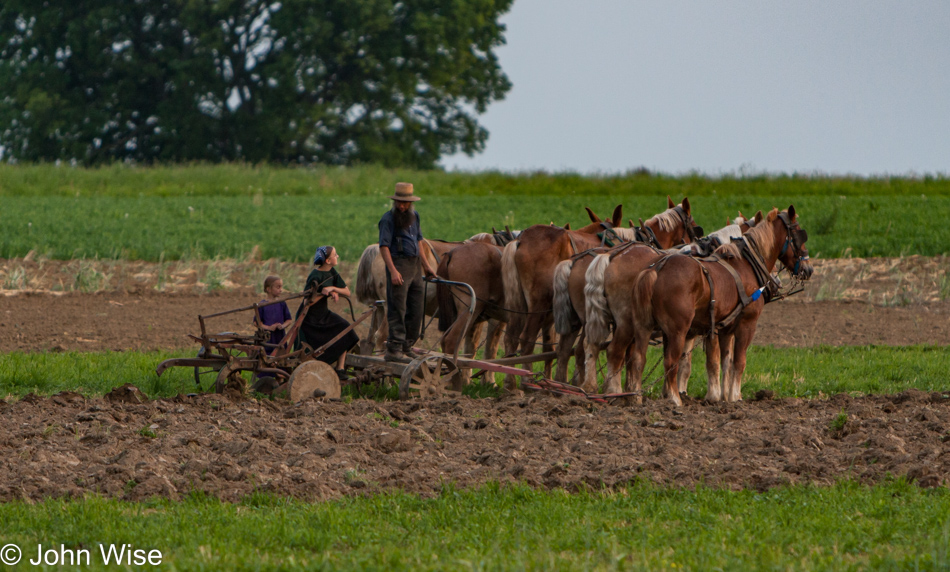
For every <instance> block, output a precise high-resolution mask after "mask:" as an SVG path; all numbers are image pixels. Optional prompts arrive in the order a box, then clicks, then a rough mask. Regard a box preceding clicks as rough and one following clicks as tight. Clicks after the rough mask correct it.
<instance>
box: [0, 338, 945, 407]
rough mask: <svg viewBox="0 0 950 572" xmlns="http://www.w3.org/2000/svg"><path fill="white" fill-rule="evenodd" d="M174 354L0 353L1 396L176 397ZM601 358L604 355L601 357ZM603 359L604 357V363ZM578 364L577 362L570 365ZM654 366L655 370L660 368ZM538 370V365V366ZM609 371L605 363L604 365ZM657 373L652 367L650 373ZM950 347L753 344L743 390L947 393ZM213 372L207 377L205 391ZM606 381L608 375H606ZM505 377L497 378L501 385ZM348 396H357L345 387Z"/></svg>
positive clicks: (650, 387)
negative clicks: (122, 392)
mask: <svg viewBox="0 0 950 572" xmlns="http://www.w3.org/2000/svg"><path fill="white" fill-rule="evenodd" d="M171 357H194V353H190V352H100V353H91V352H90V353H87V352H63V353H23V352H12V353H7V354H0V395H6V396H10V397H13V398H18V397H22V396H23V395H26V394H27V393H35V394H38V395H52V394H54V393H57V392H60V391H67V390H68V391H78V392H80V393H83V394H85V395H102V394H104V393H106V392H108V391H109V390H111V389H112V388H113V387H117V386H119V385H122V384H125V383H131V384H133V385H135V386H137V387H138V388H139V389H141V390H142V391H144V392H145V393H146V395H149V396H150V397H171V396H174V395H177V394H178V393H188V392H195V391H196V386H195V381H194V374H193V369H192V368H170V369H168V370H167V371H166V372H165V373H164V374H162V376H161V377H158V376H156V375H155V367H156V366H157V365H158V364H159V363H160V362H161V361H163V360H165V359H168V358H171ZM661 357H662V353H661V351H660V350H659V349H658V348H651V349H650V352H649V353H648V355H647V367H646V370H645V372H644V390H645V392H646V395H647V396H648V397H651V398H659V396H660V394H661V389H662V370H663V366H662V364H659V365H656V364H657V363H658V361H659V360H660V359H661ZM602 360H603V356H602ZM602 363H603V362H602ZM572 365H573V363H572ZM654 365H656V367H655V368H654ZM536 367H537V368H539V367H540V364H537V365H536ZM601 369H603V368H601ZM651 370H652V371H651ZM948 370H950V348H947V347H944V346H923V345H921V346H899V347H893V346H843V347H831V346H818V347H813V348H773V347H762V346H753V347H752V348H750V350H749V356H748V363H747V366H746V372H745V376H744V383H743V386H742V394H743V396H744V397H745V398H746V399H749V398H751V397H752V396H753V395H755V393H756V392H757V391H759V390H760V389H768V390H771V391H773V392H774V394H775V397H804V398H810V397H822V396H827V395H833V394H836V393H849V394H851V395H854V396H857V395H862V394H870V393H875V394H882V393H898V392H901V391H904V390H907V389H912V388H913V389H919V390H921V391H948V390H950V382H948V381H947V376H946V372H947V371H948ZM213 377H214V374H209V376H207V377H205V378H203V381H202V387H203V388H205V389H207V388H208V387H209V386H210V384H211V383H212V382H213V379H212V378H213ZM600 377H601V378H603V372H601V376H600ZM501 379H502V376H501V375H498V376H497V381H498V382H499V383H500V382H501ZM497 391H498V388H497V387H492V386H487V387H486V386H483V385H481V384H473V385H472V386H470V387H468V388H466V394H468V395H471V396H473V397H488V396H493V395H497ZM347 392H348V393H347V394H348V395H350V396H353V397H355V396H356V395H357V394H356V392H355V391H353V390H352V389H350V388H347ZM689 394H690V395H691V396H693V397H696V398H701V397H703V396H705V394H706V369H705V356H704V354H703V353H702V351H701V350H699V349H697V350H696V351H695V352H694V354H693V369H692V374H691V376H690V383H689ZM363 395H364V396H367V397H375V398H377V399H395V398H396V395H397V393H396V391H395V388H390V389H389V390H386V389H385V388H383V389H382V390H381V391H378V392H373V391H371V390H370V391H369V392H366V393H364V394H363Z"/></svg>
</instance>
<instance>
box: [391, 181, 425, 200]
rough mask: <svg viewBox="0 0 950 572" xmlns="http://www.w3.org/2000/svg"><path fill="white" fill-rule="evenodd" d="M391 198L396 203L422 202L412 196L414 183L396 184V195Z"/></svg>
mask: <svg viewBox="0 0 950 572" xmlns="http://www.w3.org/2000/svg"><path fill="white" fill-rule="evenodd" d="M389 198H391V199H392V200H394V201H402V202H404V203H411V202H415V201H419V200H422V199H420V198H419V197H417V196H415V195H414V194H412V183H396V194H395V195H393V196H391V197H389Z"/></svg>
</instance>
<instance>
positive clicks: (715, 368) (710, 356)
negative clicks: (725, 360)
mask: <svg viewBox="0 0 950 572" xmlns="http://www.w3.org/2000/svg"><path fill="white" fill-rule="evenodd" d="M703 349H704V350H705V351H706V401H707V402H709V403H717V402H719V401H721V400H722V384H721V383H720V381H719V374H720V366H721V364H720V359H721V354H720V351H719V336H718V335H715V334H713V335H709V336H706V338H705V341H704V343H703Z"/></svg>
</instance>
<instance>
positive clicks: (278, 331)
mask: <svg viewBox="0 0 950 572" xmlns="http://www.w3.org/2000/svg"><path fill="white" fill-rule="evenodd" d="M283 293H284V281H283V280H281V279H280V276H268V277H267V278H265V279H264V294H265V295H266V296H267V298H265V299H263V300H261V303H264V302H273V301H274V300H278V299H280V297H281V295H283ZM257 314H258V315H257V320H256V321H257V323H258V324H260V326H261V328H262V329H263V330H264V331H267V332H270V333H271V334H270V339H269V340H267V343H269V344H274V345H277V344H279V343H280V342H281V341H282V340H283V339H284V330H285V329H286V328H289V327H290V325H291V324H293V323H294V321H293V319H291V317H290V308H288V307H287V302H281V303H280V304H271V305H270V306H264V307H263V308H258V309H257ZM275 351H277V349H276V348H274V349H273V350H271V352H270V353H274V352H275Z"/></svg>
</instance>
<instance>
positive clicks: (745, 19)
mask: <svg viewBox="0 0 950 572" xmlns="http://www.w3.org/2000/svg"><path fill="white" fill-rule="evenodd" d="M502 21H503V22H504V23H505V24H506V25H507V26H508V30H507V33H506V38H507V41H508V43H507V45H506V46H503V47H501V48H500V49H498V51H497V53H498V56H499V58H500V60H501V65H502V68H503V69H504V70H505V72H506V73H507V74H508V77H509V79H510V80H511V81H512V83H513V84H514V87H513V88H512V89H511V91H510V92H509V94H508V96H507V98H506V99H505V100H504V101H501V102H497V103H495V104H493V105H492V106H491V107H490V108H489V110H488V112H487V113H486V114H485V115H483V116H482V118H481V122H482V124H483V125H484V126H485V127H486V128H487V129H488V130H489V132H490V134H491V135H490V137H489V140H488V144H487V148H486V150H485V151H484V152H483V153H481V154H479V155H476V156H475V157H473V158H468V157H466V156H465V155H457V156H452V157H447V158H445V159H444V160H443V165H445V166H446V167H447V168H449V169H459V170H484V169H500V170H503V171H530V170H539V169H543V170H547V171H551V172H561V171H579V172H583V173H591V172H602V173H616V172H623V171H626V170H628V169H634V168H636V167H639V166H641V165H642V166H645V167H647V168H649V169H651V170H655V171H661V172H665V173H674V174H676V173H683V172H688V171H692V170H695V171H700V172H703V173H707V174H711V175H716V174H721V173H740V172H746V173H749V172H769V173H780V172H784V173H792V172H799V173H816V172H820V173H828V174H848V173H852V174H859V175H875V174H885V173H886V174H908V173H917V174H922V173H942V174H946V173H950V2H947V1H926V2H925V1H904V2H897V1H881V0H864V1H847V2H828V1H817V0H814V1H797V0H796V1H793V2H778V1H763V0H756V1H728V2H726V1H716V2H713V1H692V2H685V1H679V0H662V1H654V0H651V1H634V0H584V1H579V0H515V3H514V7H513V8H512V10H511V12H509V13H508V14H507V15H505V16H504V17H503V18H502Z"/></svg>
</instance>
